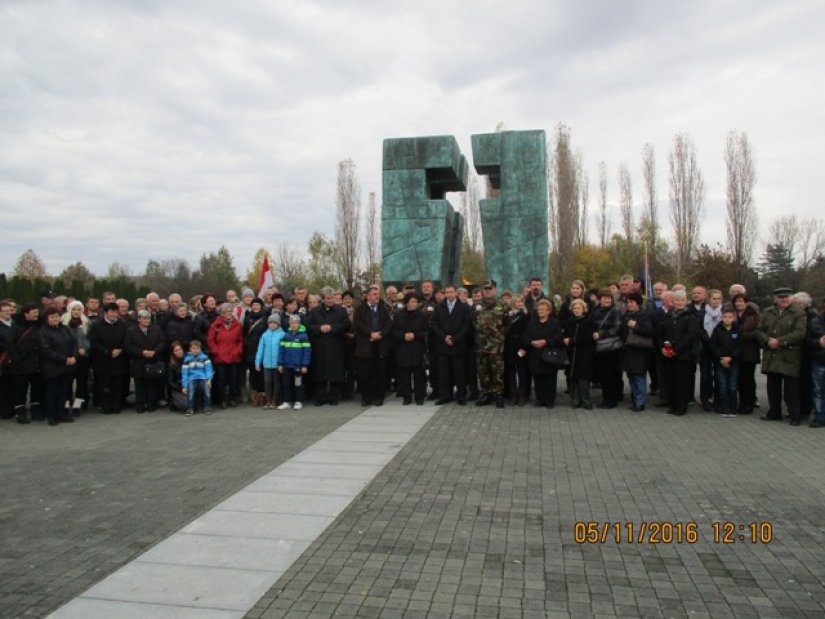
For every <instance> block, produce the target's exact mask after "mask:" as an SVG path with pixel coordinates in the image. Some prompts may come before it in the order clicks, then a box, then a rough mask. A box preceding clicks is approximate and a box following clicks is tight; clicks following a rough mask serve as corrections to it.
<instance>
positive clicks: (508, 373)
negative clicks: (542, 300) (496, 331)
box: [504, 294, 530, 406]
mask: <svg viewBox="0 0 825 619" xmlns="http://www.w3.org/2000/svg"><path fill="white" fill-rule="evenodd" d="M529 319H530V314H529V313H528V312H527V309H526V308H525V307H524V297H523V296H521V295H520V294H517V295H516V296H515V297H513V309H512V310H510V329H509V331H507V335H506V336H505V338H504V387H505V389H506V392H507V394H508V395H509V396H510V397H511V398H512V399H513V404H514V405H516V406H524V405H525V404H527V401H528V399H529V398H528V395H527V388H528V385H529V384H530V368H529V367H528V361H527V357H526V352H525V349H524V343H523V339H524V330H525V329H526V328H527V321H528V320H529Z"/></svg>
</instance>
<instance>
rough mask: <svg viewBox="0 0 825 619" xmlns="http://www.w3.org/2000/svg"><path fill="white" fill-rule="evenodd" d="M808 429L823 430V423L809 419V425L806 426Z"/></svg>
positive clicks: (824, 426) (824, 423)
mask: <svg viewBox="0 0 825 619" xmlns="http://www.w3.org/2000/svg"><path fill="white" fill-rule="evenodd" d="M808 427H809V428H825V421H817V420H816V419H811V423H809V424H808Z"/></svg>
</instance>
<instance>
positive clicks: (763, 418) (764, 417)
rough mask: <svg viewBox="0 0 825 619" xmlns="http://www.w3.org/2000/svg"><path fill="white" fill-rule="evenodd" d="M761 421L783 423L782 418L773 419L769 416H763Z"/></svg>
mask: <svg viewBox="0 0 825 619" xmlns="http://www.w3.org/2000/svg"><path fill="white" fill-rule="evenodd" d="M760 419H761V420H762V421H782V417H772V416H770V415H768V414H765V415H762V416H761V417H760Z"/></svg>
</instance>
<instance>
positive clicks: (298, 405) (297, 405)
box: [292, 402, 304, 411]
mask: <svg viewBox="0 0 825 619" xmlns="http://www.w3.org/2000/svg"><path fill="white" fill-rule="evenodd" d="M303 407H304V405H303V404H301V403H300V402H295V406H293V407H292V408H294V409H295V410H296V411H299V410H301V409H302V408H303Z"/></svg>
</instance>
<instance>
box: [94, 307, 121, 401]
mask: <svg viewBox="0 0 825 619" xmlns="http://www.w3.org/2000/svg"><path fill="white" fill-rule="evenodd" d="M126 328H127V327H126V323H125V322H124V321H123V320H122V319H121V318H120V317H119V316H118V307H117V303H107V304H106V305H104V306H103V318H101V319H100V320H96V321H95V322H94V323H92V326H91V328H90V329H89V342H90V343H91V345H92V367H93V368H94V372H95V376H96V382H97V388H98V394H97V401H98V402H99V403H100V406H101V408H102V409H103V412H104V414H106V415H111V414H112V413H119V412H120V411H121V409H122V407H123V383H124V380H123V379H124V377H125V376H128V371H127V370H128V359H127V357H126V353H125V352H124V350H123V345H124V342H125V340H126Z"/></svg>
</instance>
